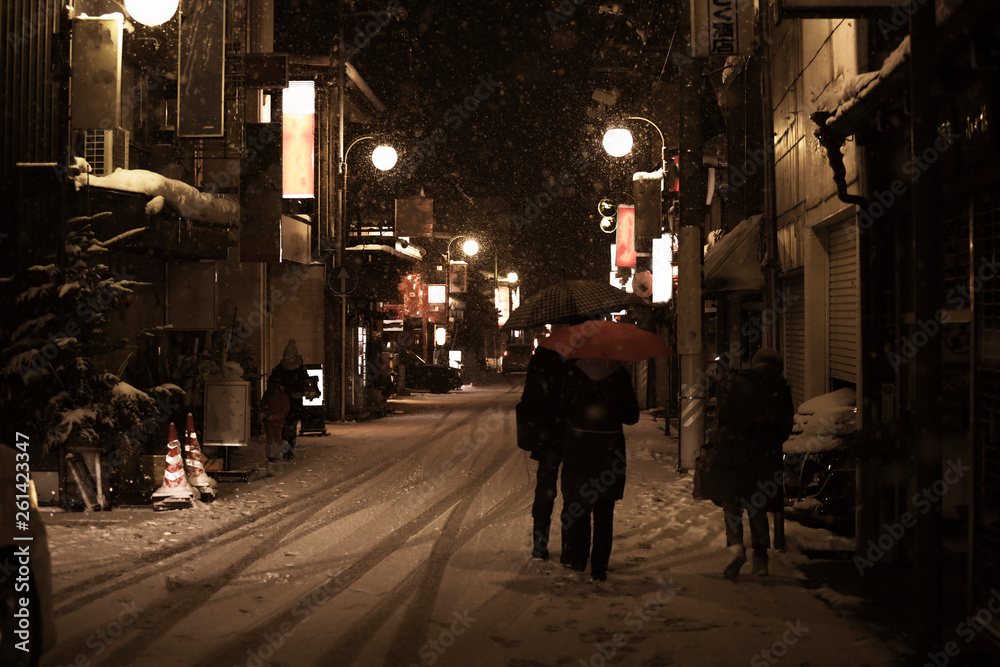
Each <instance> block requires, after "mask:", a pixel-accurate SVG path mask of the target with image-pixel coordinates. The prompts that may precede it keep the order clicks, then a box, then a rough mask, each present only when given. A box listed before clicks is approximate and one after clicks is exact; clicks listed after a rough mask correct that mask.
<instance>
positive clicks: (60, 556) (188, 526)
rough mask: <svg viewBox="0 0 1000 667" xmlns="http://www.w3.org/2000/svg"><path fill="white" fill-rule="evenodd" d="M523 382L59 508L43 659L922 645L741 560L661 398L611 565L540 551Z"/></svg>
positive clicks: (518, 661)
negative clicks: (585, 566) (524, 435)
mask: <svg viewBox="0 0 1000 667" xmlns="http://www.w3.org/2000/svg"><path fill="white" fill-rule="evenodd" d="M519 395H520V387H517V386H501V387H487V388H473V387H467V388H465V389H464V390H463V391H461V392H452V393H450V394H447V395H445V396H437V395H431V394H415V395H414V396H412V397H410V398H408V399H405V400H401V401H399V402H397V403H396V407H397V408H398V409H400V410H402V411H403V414H394V415H391V416H389V417H386V418H384V419H380V420H376V421H371V422H364V423H349V424H330V425H329V432H330V435H328V436H325V437H317V438H300V441H299V443H300V444H299V448H298V456H297V460H296V461H295V462H294V463H292V464H281V465H278V466H277V467H276V469H274V470H273V475H271V476H268V477H264V478H261V479H258V480H255V481H253V482H251V483H249V484H244V483H223V484H220V493H219V498H218V500H216V502H215V503H213V504H211V505H202V506H200V507H197V508H195V509H189V510H175V511H171V512H158V513H154V512H152V511H151V509H145V508H141V509H116V510H114V511H112V512H110V513H104V514H101V513H98V514H89V515H83V514H76V515H67V514H50V515H48V519H47V523H48V530H49V538H50V543H51V548H52V552H53V568H54V578H55V591H56V592H55V605H56V613H57V619H58V630H59V644H58V646H57V647H56V648H55V649H54V650H53V651H51V652H50V653H49V654H47V655H46V656H45V659H44V660H43V665H60V666H62V665H71V664H75V665H99V664H108V665H142V666H145V665H151V666H153V665H155V666H160V665H170V664H177V665H204V666H206V667H209V666H211V667H219V666H221V665H247V666H249V667H260V666H262V665H283V666H284V665H287V666H293V665H294V666H299V665H324V666H325V665H338V666H339V665H383V664H384V665H404V666H406V665H421V664H427V665H430V664H436V665H567V666H568V665H594V666H595V667H596V666H599V665H604V664H622V665H626V664H627V665H640V664H642V665H727V666H728V665H739V664H750V665H769V664H777V663H778V662H782V663H785V664H789V665H839V664H843V661H844V657H845V654H849V655H850V660H851V663H852V664H855V665H873V666H874V665H895V664H901V658H900V656H901V654H902V653H903V652H904V651H905V650H906V649H905V647H904V646H903V645H902V643H901V642H898V641H895V640H893V639H891V638H886V637H884V636H881V635H880V634H879V633H878V632H876V631H875V630H874V629H873V628H869V627H866V626H865V625H864V624H862V623H861V622H860V621H858V620H857V619H856V618H854V615H853V608H854V605H856V604H858V601H856V600H852V599H847V598H844V597H842V596H837V595H836V594H834V593H833V592H832V591H831V590H830V589H824V588H819V589H816V588H809V587H806V586H805V585H804V583H805V581H804V575H802V574H801V573H800V572H799V571H798V570H797V568H796V566H797V565H798V564H801V563H802V562H803V561H804V560H805V559H804V557H803V556H801V555H800V554H797V553H794V552H792V551H791V550H790V551H789V552H788V553H779V554H775V555H774V556H772V564H771V576H769V577H766V578H759V577H752V576H751V575H750V574H749V568H746V569H745V570H744V574H743V575H742V576H741V578H740V579H739V580H738V581H736V582H735V583H734V582H731V581H728V580H726V579H724V578H723V577H722V576H721V570H722V568H723V566H724V565H725V563H726V560H727V555H726V551H725V547H724V543H725V540H724V537H723V534H722V533H723V530H722V520H721V516H720V513H721V512H720V510H718V509H717V508H715V507H714V506H713V505H712V504H711V503H706V502H699V501H695V500H693V499H692V498H691V479H690V476H687V475H682V474H678V473H677V472H676V471H675V469H676V449H677V448H676V444H675V443H674V441H673V440H671V439H669V438H667V437H666V436H664V434H663V422H662V421H654V419H653V418H652V417H651V416H650V415H649V414H648V413H644V414H643V416H642V419H641V420H640V422H639V423H638V424H636V425H635V426H632V427H626V437H627V440H628V450H629V456H630V461H629V481H628V485H627V488H626V493H625V499H624V500H623V501H622V502H620V503H619V504H618V506H617V508H616V514H615V545H614V551H613V553H612V556H611V565H610V568H609V579H608V581H607V582H602V583H597V584H595V583H593V582H591V581H590V579H589V575H577V574H575V573H572V572H570V571H568V570H564V569H563V568H561V567H560V566H559V565H558V563H557V562H540V561H535V560H531V559H530V557H529V556H528V553H527V549H528V547H529V546H530V523H531V520H530V516H529V509H530V505H531V497H532V491H533V485H534V467H535V466H534V462H532V461H531V460H530V459H529V458H528V456H527V454H526V453H525V452H522V451H520V450H518V449H517V448H516V446H515V445H514V417H513V406H514V404H515V403H516V402H517V400H518V398H519ZM555 525H558V521H556V522H555ZM556 530H558V529H556ZM788 534H789V543H790V545H794V544H797V543H803V542H806V541H810V540H811V541H816V540H819V541H830V540H832V538H831V537H830V536H829V535H828V534H825V533H824V532H823V531H813V530H808V529H805V528H802V527H800V526H797V525H795V524H788ZM553 543H554V544H558V534H556V535H554V536H553ZM554 555H557V554H554ZM883 634H884V633H883Z"/></svg>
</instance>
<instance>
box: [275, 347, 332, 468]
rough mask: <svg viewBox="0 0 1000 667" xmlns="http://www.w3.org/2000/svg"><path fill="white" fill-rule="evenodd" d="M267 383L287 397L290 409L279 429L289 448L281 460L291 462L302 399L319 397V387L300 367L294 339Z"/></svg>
mask: <svg viewBox="0 0 1000 667" xmlns="http://www.w3.org/2000/svg"><path fill="white" fill-rule="evenodd" d="M267 382H268V385H270V384H271V383H272V382H273V383H275V384H277V385H278V386H279V387H280V388H281V389H282V391H284V392H285V393H286V394H287V395H288V400H289V403H290V409H289V410H288V415H287V416H286V417H285V426H284V428H282V429H281V437H282V438H283V439H284V440H285V442H287V443H288V445H289V447H290V449H289V450H288V451H287V452H285V454H284V455H283V456H282V459H283V460H285V461H291V460H292V459H293V458H294V457H295V435H296V431H297V429H298V423H299V419H301V418H302V407H303V406H302V397H303V396H306V395H308V397H309V398H318V397H319V387H318V386H317V383H316V381H315V380H314V379H313V378H311V377H309V373H308V372H307V371H306V369H305V366H303V365H302V357H301V356H299V349H298V347H297V346H296V344H295V340H294V339H289V341H288V345H286V346H285V350H284V353H283V354H282V357H281V361H280V362H279V363H278V364H277V365H276V366H275V367H274V369H273V370H272V371H271V375H270V376H269V377H268V379H267Z"/></svg>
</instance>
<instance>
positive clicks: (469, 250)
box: [445, 234, 479, 271]
mask: <svg viewBox="0 0 1000 667" xmlns="http://www.w3.org/2000/svg"><path fill="white" fill-rule="evenodd" d="M458 239H465V243H463V244H462V252H464V253H465V254H466V255H467V256H468V257H472V256H473V255H475V254H476V253H477V252H479V243H478V242H477V241H476V240H475V239H470V238H469V237H468V236H464V235H462V234H459V235H458V236H452V237H451V238H450V239H448V249H447V250H446V251H445V257H446V258H447V260H448V270H449V271H451V244H452V243H453V242H454V241H456V240H458Z"/></svg>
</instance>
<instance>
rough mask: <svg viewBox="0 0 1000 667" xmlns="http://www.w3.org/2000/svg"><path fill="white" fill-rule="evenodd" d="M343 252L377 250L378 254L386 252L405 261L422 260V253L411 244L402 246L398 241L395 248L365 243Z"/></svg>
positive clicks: (349, 247)
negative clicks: (405, 259) (403, 258)
mask: <svg viewBox="0 0 1000 667" xmlns="http://www.w3.org/2000/svg"><path fill="white" fill-rule="evenodd" d="M345 250H353V251H360V250H369V251H370V250H377V251H379V252H387V253H389V254H390V255H395V256H397V257H405V258H407V259H423V256H424V255H423V253H422V252H421V251H420V249H419V248H417V247H416V246H415V245H413V244H409V245H406V246H404V245H403V244H401V243H400V242H399V241H396V245H395V247H393V246H389V245H385V244H384V243H365V244H363V245H352V246H348V247H347V248H345Z"/></svg>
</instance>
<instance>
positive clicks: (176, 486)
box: [153, 423, 194, 511]
mask: <svg viewBox="0 0 1000 667" xmlns="http://www.w3.org/2000/svg"><path fill="white" fill-rule="evenodd" d="M168 437H169V439H170V441H169V442H168V443H167V465H166V467H165V468H164V469H163V484H162V485H161V486H160V488H158V489H157V490H156V491H154V492H153V509H154V510H155V511H160V510H171V509H186V508H188V507H193V506H194V502H192V501H193V499H194V489H192V488H191V485H190V484H188V481H187V477H185V476H184V460H183V459H182V458H181V443H180V441H179V440H178V439H177V428H176V427H174V425H173V423H171V424H170V434H169V436H168Z"/></svg>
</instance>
